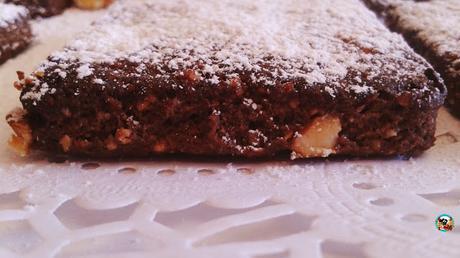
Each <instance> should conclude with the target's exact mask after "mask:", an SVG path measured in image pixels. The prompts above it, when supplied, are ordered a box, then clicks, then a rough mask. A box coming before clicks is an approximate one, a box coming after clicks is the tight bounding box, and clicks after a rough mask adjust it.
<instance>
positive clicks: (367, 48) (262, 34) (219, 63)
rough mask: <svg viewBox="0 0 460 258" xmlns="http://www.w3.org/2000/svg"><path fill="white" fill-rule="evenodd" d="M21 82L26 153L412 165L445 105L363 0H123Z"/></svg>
mask: <svg viewBox="0 0 460 258" xmlns="http://www.w3.org/2000/svg"><path fill="white" fill-rule="evenodd" d="M152 14H154V15H152ZM20 79H21V80H20V82H18V83H16V86H17V87H18V88H22V92H21V102H22V104H23V108H24V110H22V111H17V112H15V113H13V114H12V115H9V116H8V117H7V120H8V122H9V123H10V125H11V126H12V127H13V129H14V131H15V135H14V137H13V138H12V141H11V145H12V146H13V147H15V148H16V150H18V151H19V152H20V153H21V154H24V155H25V154H27V152H28V150H29V148H32V149H38V150H44V151H47V152H50V153H66V154H69V155H84V156H90V157H120V156H123V157H126V156H131V157H148V156H155V155H159V154H166V153H186V154H195V155H230V156H239V157H269V156H273V155H277V154H282V153H286V154H288V153H291V157H292V158H293V159H295V158H308V157H326V156H329V155H337V154H343V155H356V156H369V155H415V154H419V153H421V152H422V151H424V150H426V149H428V148H429V147H431V146H432V145H433V142H434V132H435V124H436V116H437V111H438V109H439V107H440V106H441V105H442V103H443V101H444V98H445V94H446V90H445V86H444V84H443V83H442V81H441V80H440V78H439V77H438V74H437V73H436V72H435V71H434V70H433V69H432V67H431V66H430V65H429V64H428V63H427V62H426V61H424V59H422V58H421V57H420V56H419V55H417V54H416V53H414V52H413V51H412V49H411V48H409V47H408V45H407V44H406V43H405V42H404V40H403V39H402V37H400V36H399V35H397V34H394V33H391V32H390V31H388V30H387V29H386V28H385V27H384V26H383V25H382V24H381V23H380V22H379V21H378V19H377V18H376V16H375V15H374V14H373V13H372V12H371V11H369V10H368V9H367V8H366V7H365V6H364V5H363V4H362V3H361V2H360V1H359V0H349V1H342V0H310V1H309V4H305V1H299V0H288V1H286V0H274V1H264V0H221V1H212V0H203V1H200V4H196V1H192V0H186V1H183V0H182V1H179V0H139V1H118V2H116V3H115V5H113V6H112V8H111V11H110V12H109V14H107V15H106V16H105V17H103V18H101V19H100V20H99V21H97V22H96V23H94V24H93V26H92V27H91V29H89V30H88V31H87V32H86V33H84V34H82V35H80V36H79V37H77V38H76V39H75V40H74V41H73V42H71V43H70V44H69V45H68V46H67V47H66V48H65V49H63V50H62V51H60V52H58V53H55V54H53V55H51V56H49V58H48V60H46V61H45V62H43V63H42V65H41V66H40V67H39V68H38V69H37V71H36V72H35V73H34V74H33V75H31V76H30V77H27V78H22V76H20Z"/></svg>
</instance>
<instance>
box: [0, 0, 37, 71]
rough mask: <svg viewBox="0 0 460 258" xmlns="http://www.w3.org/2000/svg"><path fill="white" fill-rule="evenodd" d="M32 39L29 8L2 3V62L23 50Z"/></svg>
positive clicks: (0, 10)
mask: <svg viewBox="0 0 460 258" xmlns="http://www.w3.org/2000/svg"><path fill="white" fill-rule="evenodd" d="M31 39H32V32H31V28H30V25H29V14H28V12H27V10H26V9H25V8H23V7H20V6H15V5H10V4H4V3H0V64H2V63H4V62H5V61H6V60H8V59H9V58H11V57H14V56H16V55H17V54H19V53H20V52H22V51H23V50H24V49H25V48H26V47H27V46H28V45H29V43H30V41H31Z"/></svg>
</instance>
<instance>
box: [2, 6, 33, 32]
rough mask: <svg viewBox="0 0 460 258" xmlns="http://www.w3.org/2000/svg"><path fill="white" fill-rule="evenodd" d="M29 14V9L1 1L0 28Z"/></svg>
mask: <svg viewBox="0 0 460 258" xmlns="http://www.w3.org/2000/svg"><path fill="white" fill-rule="evenodd" d="M27 14H28V11H27V9H26V8H24V7H22V6H17V5H12V4H4V3H0V28H5V27H8V26H9V25H11V24H12V23H14V22H16V21H17V20H19V19H21V18H23V17H25V16H27Z"/></svg>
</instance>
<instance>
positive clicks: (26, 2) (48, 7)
mask: <svg viewBox="0 0 460 258" xmlns="http://www.w3.org/2000/svg"><path fill="white" fill-rule="evenodd" d="M5 2H7V3H12V4H17V5H22V6H25V7H26V8H27V9H29V12H30V15H31V16H32V17H38V16H41V17H48V16H53V15H56V14H60V13H62V12H63V11H64V10H65V9H66V8H67V7H69V6H70V5H71V4H72V0H5Z"/></svg>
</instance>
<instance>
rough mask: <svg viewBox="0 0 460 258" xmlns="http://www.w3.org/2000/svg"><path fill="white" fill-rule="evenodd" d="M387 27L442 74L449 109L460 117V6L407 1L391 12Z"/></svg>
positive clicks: (451, 0) (451, 2)
mask: <svg viewBox="0 0 460 258" xmlns="http://www.w3.org/2000/svg"><path fill="white" fill-rule="evenodd" d="M387 13H388V14H387V18H386V20H387V23H388V24H389V26H390V27H391V28H392V29H394V30H395V31H398V32H400V33H401V34H403V35H404V37H405V38H406V40H407V41H408V42H409V44H410V45H411V46H412V47H413V48H414V49H415V50H416V51H417V52H419V53H420V54H422V55H423V56H424V57H425V58H426V59H427V60H428V61H429V62H430V63H431V64H432V65H433V66H434V67H435V69H436V70H437V71H438V72H439V73H441V75H442V77H443V79H444V81H445V83H446V85H447V89H448V92H449V94H448V96H447V102H446V103H447V105H448V106H449V107H450V108H451V110H452V111H453V113H455V114H457V115H460V2H459V1H456V0H443V1H434V0H432V1H404V2H400V3H398V4H397V5H393V6H392V7H391V8H390V9H388V12H387Z"/></svg>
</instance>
